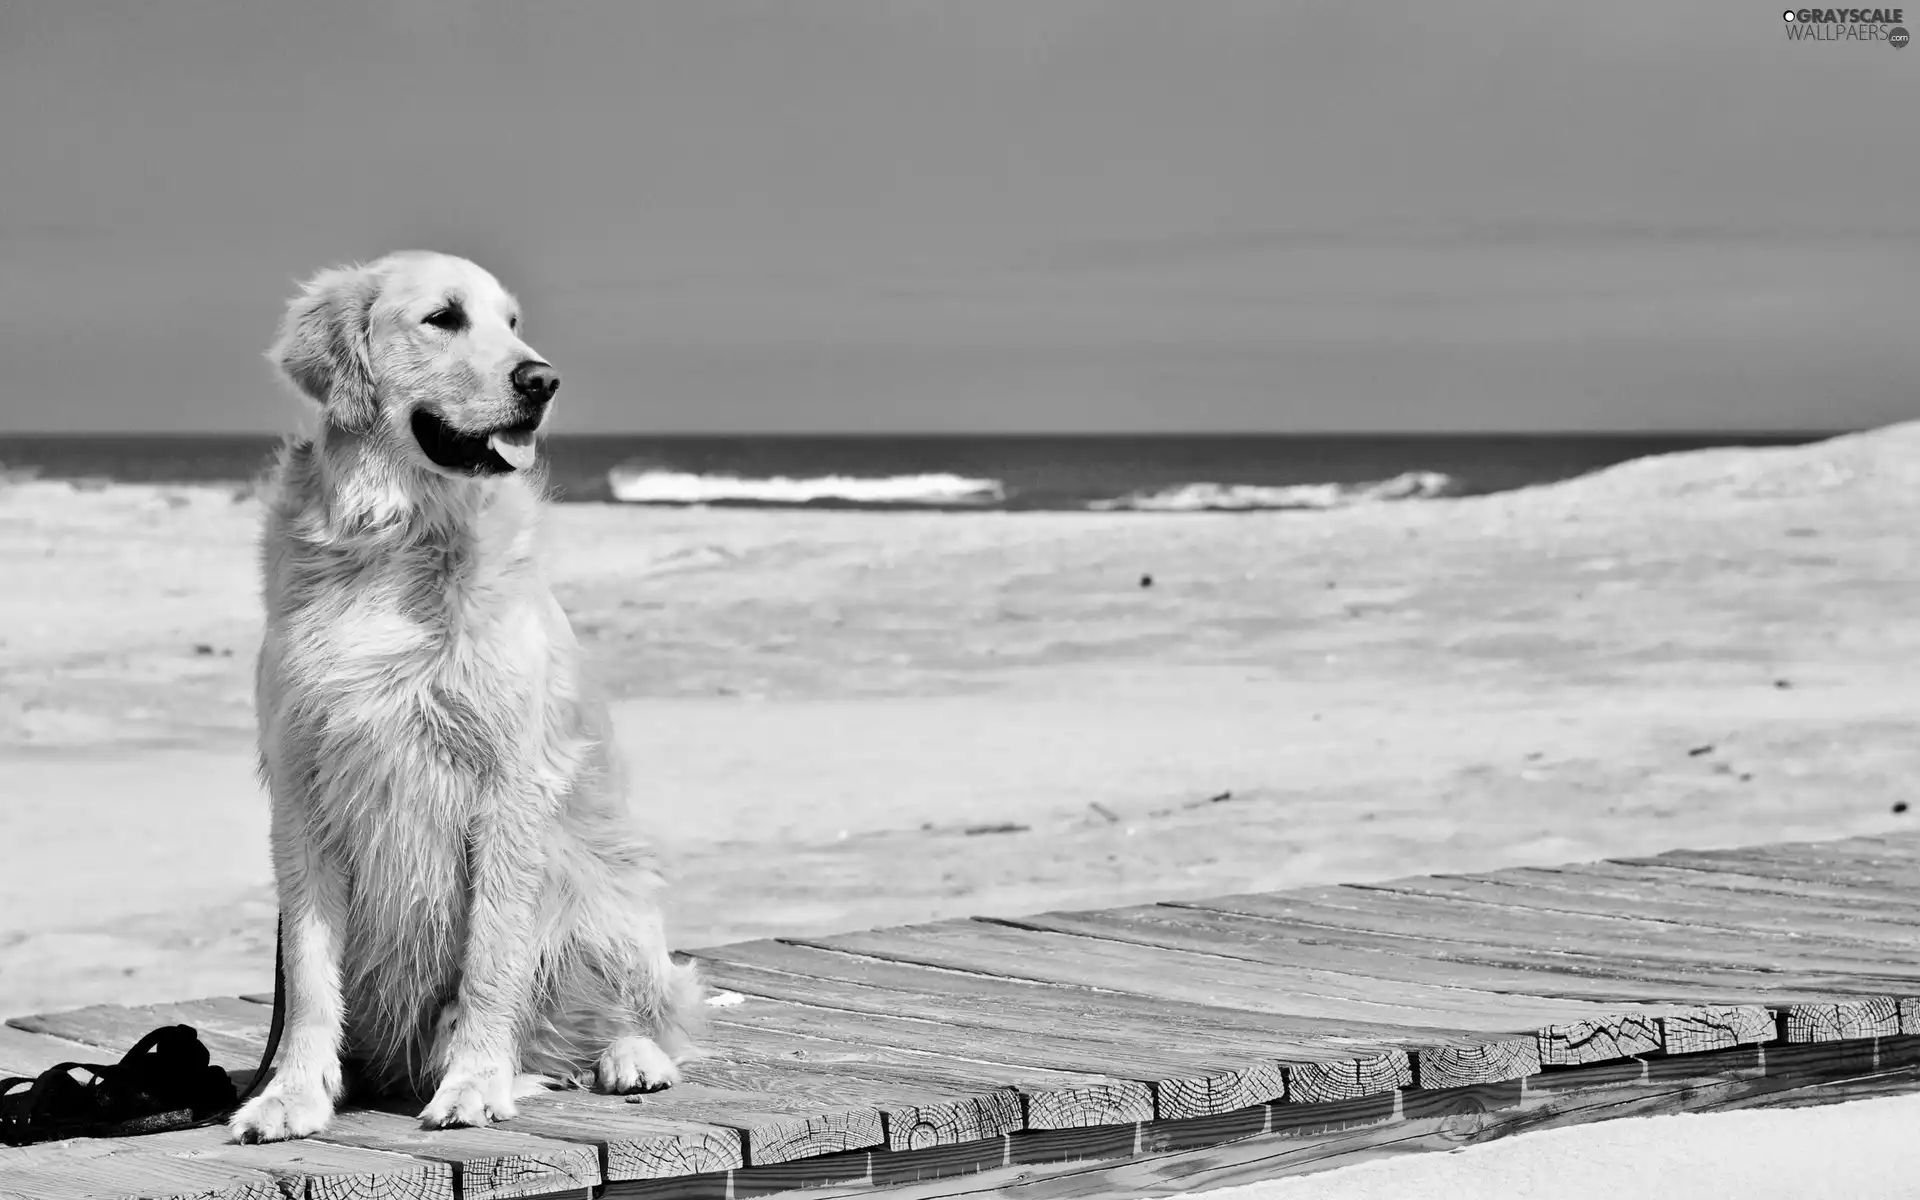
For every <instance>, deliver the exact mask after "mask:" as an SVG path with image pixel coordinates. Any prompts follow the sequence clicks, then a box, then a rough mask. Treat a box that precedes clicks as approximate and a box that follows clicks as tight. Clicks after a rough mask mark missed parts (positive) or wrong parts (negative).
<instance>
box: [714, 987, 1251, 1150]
mask: <svg viewBox="0 0 1920 1200" xmlns="http://www.w3.org/2000/svg"><path fill="white" fill-rule="evenodd" d="M752 1020H753V1024H754V1027H755V1028H757V1029H760V1030H762V1031H764V1032H767V1033H771V1034H786V1035H793V1036H799V1037H813V1038H823V1039H835V1040H838V1039H844V1040H846V1041H848V1042H852V1043H855V1044H859V1043H863V1042H876V1043H881V1044H887V1045H892V1046H896V1047H900V1048H903V1049H914V1050H921V1051H925V1052H927V1053H931V1054H943V1053H947V1052H950V1051H952V1050H954V1049H955V1040H954V1037H953V1033H952V1031H951V1030H948V1029H944V1028H942V1027H940V1026H938V1025H936V1024H934V1023H932V1022H927V1021H912V1020H906V1019H901V1018H889V1017H882V1016H877V1015H873V1014H867V1013H845V1012H836V1011H834V1010H828V1009H810V1008H808V1007H806V1006H803V1005H794V1004H774V1003H770V1002H768V1003H764V1004H763V1006H762V1007H759V1008H757V1009H755V1010H754V1013H753V1017H752ZM1083 1049H1084V1047H1081V1046H1079V1045H1075V1044H1066V1045H1050V1044H1049V1043H1048V1041H1047V1039H1046V1038H1045V1037H1044V1036H1041V1037H1031V1038H1029V1037H1022V1036H1018V1035H1016V1034H1015V1032H1014V1031H1011V1030H1005V1031H1002V1033H1001V1035H1000V1036H999V1037H996V1038H994V1039H993V1040H992V1041H991V1042H988V1041H986V1040H982V1041H981V1042H980V1043H979V1045H978V1047H977V1050H976V1051H975V1053H976V1054H978V1055H979V1056H981V1057H983V1058H985V1059H986V1060H988V1062H989V1063H991V1062H992V1061H994V1060H1005V1059H1011V1060H1014V1061H1013V1062H1011V1063H1009V1064H1008V1067H1009V1068H1010V1069H1008V1070H1005V1071H1003V1072H1002V1073H1000V1074H999V1075H998V1076H997V1077H998V1078H999V1079H1002V1080H1005V1081H1007V1086H1012V1087H1014V1088H1015V1089H1016V1090H1018V1091H1020V1092H1021V1093H1022V1094H1023V1095H1024V1096H1025V1097H1026V1123H1027V1125H1028V1126H1029V1127H1030V1128H1035V1129H1064V1128H1077V1127H1080V1126H1084V1125H1107V1124H1114V1123H1116V1122H1122V1121H1140V1120H1146V1119H1149V1118H1151V1117H1152V1116H1153V1115H1154V1112H1155V1109H1154V1099H1153V1088H1152V1086H1151V1084H1152V1082H1153V1080H1151V1079H1150V1078H1149V1079H1142V1078H1125V1077H1115V1076H1107V1075H1103V1074H1100V1073H1098V1071H1099V1063H1098V1061H1095V1062H1088V1061H1087V1060H1086V1058H1084V1057H1082V1055H1081V1051H1082V1050H1083ZM1143 1057H1146V1058H1149V1059H1151V1058H1152V1057H1153V1056H1152V1054H1151V1051H1143ZM1013 1068H1024V1069H1025V1070H1024V1071H1022V1070H1017V1069H1013ZM1208 1069H1211V1068H1208ZM1167 1070H1168V1071H1170V1072H1178V1071H1179V1068H1178V1067H1170V1068H1167ZM1039 1072H1047V1074H1039ZM1156 1073H1157V1072H1155V1071H1152V1070H1143V1071H1139V1072H1137V1074H1139V1075H1146V1076H1151V1075H1153V1074H1156ZM1173 1077H1174V1078H1190V1079H1196V1080H1197V1079H1201V1078H1206V1077H1207V1076H1205V1075H1203V1074H1191V1073H1190V1074H1188V1075H1186V1076H1181V1075H1178V1074H1175V1075H1174V1076H1173ZM1279 1086H1280V1087H1281V1088H1282V1089H1284V1087H1285V1083H1284V1081H1281V1082H1280V1084H1279Z"/></svg>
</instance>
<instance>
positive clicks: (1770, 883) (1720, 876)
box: [1553, 859, 1914, 913]
mask: <svg viewBox="0 0 1920 1200" xmlns="http://www.w3.org/2000/svg"><path fill="white" fill-rule="evenodd" d="M1553 870H1555V871H1559V872H1564V873H1567V874H1570V875H1582V876H1585V875H1591V876H1595V877H1598V878H1610V879H1623V880H1648V881H1653V882H1659V883H1666V884H1675V885H1679V886H1681V887H1685V888H1689V889H1692V890H1696V891H1698V892H1699V893H1700V894H1701V895H1721V896H1723V897H1724V896H1725V894H1726V893H1729V892H1732V893H1736V894H1738V895H1740V896H1765V897H1775V898H1787V899H1793V898H1800V899H1807V900H1813V901H1817V902H1819V903H1820V904H1823V905H1828V906H1830V907H1833V908H1836V909H1848V908H1851V909H1855V910H1858V911H1860V912H1862V913H1881V912H1902V911H1904V910H1906V909H1908V908H1910V907H1912V905H1913V903H1914V896H1913V892H1912V891H1911V889H1904V888H1874V887H1864V886H1857V885H1856V886H1847V885H1845V884H1838V883H1832V882H1818V881H1812V880H1798V879H1782V878H1778V877H1769V876H1764V875H1751V874H1744V873H1742V872H1740V871H1738V870H1735V869H1732V867H1731V865H1730V864H1727V863H1717V862H1703V863H1700V864H1697V865H1694V866H1686V865H1682V864H1681V863H1679V862H1668V863H1662V862H1659V861H1657V860H1655V859H1638V860H1634V861H1626V860H1622V859H1606V860H1604V861H1601V862H1591V863H1568V864H1563V865H1561V866H1558V867H1555V868H1553Z"/></svg>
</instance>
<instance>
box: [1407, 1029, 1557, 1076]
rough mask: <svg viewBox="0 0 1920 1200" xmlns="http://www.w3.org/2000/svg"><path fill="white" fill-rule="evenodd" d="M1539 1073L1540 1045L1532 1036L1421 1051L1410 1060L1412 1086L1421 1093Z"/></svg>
mask: <svg viewBox="0 0 1920 1200" xmlns="http://www.w3.org/2000/svg"><path fill="white" fill-rule="evenodd" d="M1539 1073H1540V1041H1539V1039H1538V1038H1537V1037H1534V1036H1531V1035H1529V1036H1527V1037H1515V1038H1502V1039H1499V1040H1489V1041H1487V1042H1484V1043H1482V1044H1481V1045H1478V1046H1444V1047H1437V1048H1435V1049H1431V1050H1420V1051H1418V1052H1417V1053H1415V1054H1414V1056H1413V1086H1414V1087H1415V1088H1417V1089H1422V1090H1432V1089H1437V1088H1461V1087H1473V1086H1475V1085H1477V1084H1486V1083H1504V1082H1506V1081H1508V1080H1512V1079H1524V1078H1526V1077H1527V1076H1529V1075H1537V1074H1539Z"/></svg>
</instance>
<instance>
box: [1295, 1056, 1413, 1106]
mask: <svg viewBox="0 0 1920 1200" xmlns="http://www.w3.org/2000/svg"><path fill="white" fill-rule="evenodd" d="M1412 1086H1413V1060H1412V1058H1411V1056H1409V1055H1408V1054H1407V1052H1406V1051H1404V1050H1385V1051H1381V1052H1380V1053H1378V1054H1374V1055H1370V1056H1368V1057H1365V1058H1355V1059H1352V1060H1350V1061H1348V1062H1341V1063H1289V1064H1287V1097H1286V1098H1287V1102H1288V1103H1289V1104H1337V1103H1342V1102H1345V1101H1352V1100H1359V1099H1361V1098H1362V1097H1365V1096H1377V1095H1381V1094H1384V1093H1391V1092H1393V1091H1395V1090H1396V1089H1398V1088H1410V1087H1412Z"/></svg>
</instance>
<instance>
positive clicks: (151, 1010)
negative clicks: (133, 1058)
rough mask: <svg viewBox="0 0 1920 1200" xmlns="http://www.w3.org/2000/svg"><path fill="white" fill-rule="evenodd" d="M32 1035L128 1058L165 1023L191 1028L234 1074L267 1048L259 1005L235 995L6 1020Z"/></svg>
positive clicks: (101, 1006) (250, 1065) (97, 1007)
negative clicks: (124, 1055) (83, 1045)
mask: <svg viewBox="0 0 1920 1200" xmlns="http://www.w3.org/2000/svg"><path fill="white" fill-rule="evenodd" d="M7 1024H8V1025H10V1026H12V1027H13V1028H15V1029H19V1030H24V1031H26V1032H28V1033H44V1034H48V1035H50V1036H53V1037H58V1038H64V1039H65V1040H67V1041H70V1042H80V1043H83V1044H85V1045H89V1046H98V1047H101V1048H102V1049H107V1050H112V1051H114V1052H116V1053H117V1054H124V1053H125V1052H126V1051H128V1050H130V1049H132V1048H133V1044H134V1043H135V1042H137V1041H139V1040H140V1039H141V1038H142V1037H144V1036H146V1035H147V1034H148V1033H151V1032H152V1031H153V1030H154V1029H157V1028H159V1027H160V1026H163V1025H191V1026H193V1027H194V1029H195V1031H196V1032H198V1033H199V1035H200V1040H201V1041H202V1042H203V1043H205V1045H206V1047H207V1051H208V1053H210V1054H212V1055H213V1061H214V1062H216V1063H218V1064H220V1065H221V1066H224V1067H226V1068H227V1069H228V1070H230V1071H231V1070H235V1069H237V1068H240V1067H245V1068H247V1069H248V1070H251V1069H252V1068H253V1067H254V1066H256V1065H258V1056H259V1053H260V1050H261V1048H262V1047H264V1046H265V1045H266V1030H267V1019H266V1016H265V1015H261V1014H260V1009H259V1006H257V1005H253V1004H248V1003H246V1002H245V1001H243V1000H240V999H237V998H233V997H213V998H211V999H207V1000H196V1001H192V1002H189V1003H186V1004H148V1005H142V1006H140V1007H137V1008H123V1007H121V1006H119V1005H114V1004H96V1005H92V1006H90V1007H87V1008H76V1009H69V1010H67V1011H66V1012H58V1013H39V1014H35V1015H33V1016H26V1017H14V1018H12V1019H11V1020H9V1021H8V1022H7Z"/></svg>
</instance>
